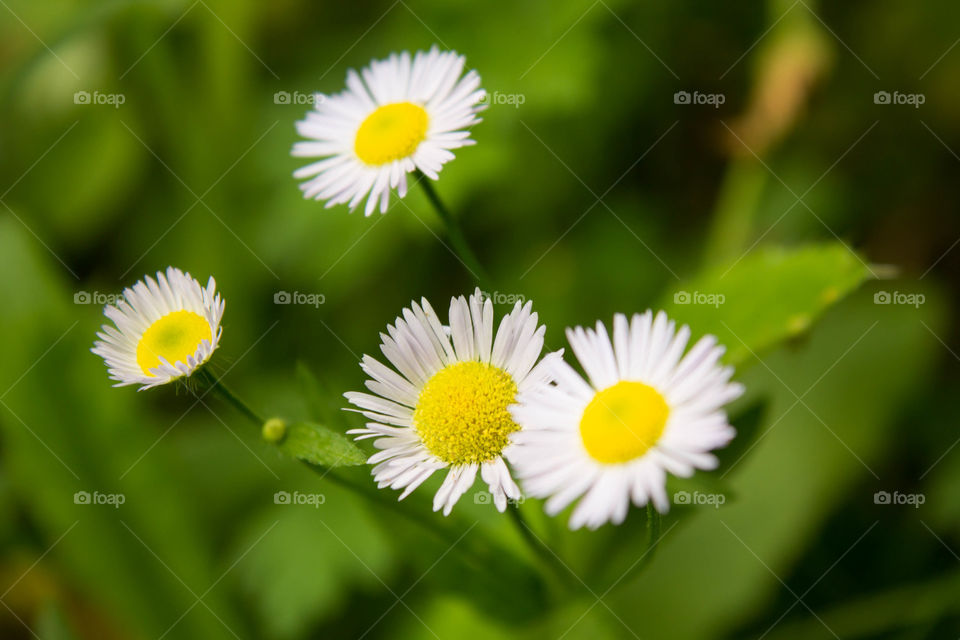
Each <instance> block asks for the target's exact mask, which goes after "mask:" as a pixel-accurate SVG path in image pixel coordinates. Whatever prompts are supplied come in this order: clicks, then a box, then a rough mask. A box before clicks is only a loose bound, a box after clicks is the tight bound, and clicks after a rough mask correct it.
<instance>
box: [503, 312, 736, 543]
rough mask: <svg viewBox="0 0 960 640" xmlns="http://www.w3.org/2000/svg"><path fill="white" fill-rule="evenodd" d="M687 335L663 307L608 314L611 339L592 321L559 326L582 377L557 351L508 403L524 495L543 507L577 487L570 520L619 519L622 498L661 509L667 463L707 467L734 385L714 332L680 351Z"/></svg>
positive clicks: (719, 442)
mask: <svg viewBox="0 0 960 640" xmlns="http://www.w3.org/2000/svg"><path fill="white" fill-rule="evenodd" d="M689 339H690V329H689V328H688V327H687V326H683V327H681V328H680V329H679V331H678V330H677V329H676V326H675V324H674V323H673V321H668V320H667V316H666V314H665V313H663V312H662V311H661V312H660V313H658V314H657V315H656V317H654V315H653V313H651V312H650V311H647V312H646V313H644V314H643V315H640V314H636V315H634V316H633V319H632V320H631V321H630V322H628V321H627V317H626V316H625V315H623V314H617V315H616V316H614V318H613V343H612V344H611V342H610V337H609V335H608V334H607V330H606V327H604V325H603V323H601V322H598V323H597V329H596V331H592V330H590V329H587V330H584V329H583V328H582V327H577V328H576V329H572V330H571V329H568V330H567V340H568V341H569V342H570V346H571V347H573V352H574V354H576V356H577V360H579V362H580V365H581V366H582V367H583V370H584V371H585V372H586V374H587V376H588V378H589V383H588V382H587V381H585V380H584V379H583V378H582V377H581V376H580V375H579V374H578V373H577V372H576V371H574V370H573V368H572V367H570V365H568V364H566V363H565V362H562V361H561V362H560V363H559V364H558V365H557V366H556V367H555V369H554V370H553V371H552V374H553V375H554V377H555V378H556V385H555V386H549V387H539V388H537V389H534V390H532V391H529V392H525V393H521V394H520V397H519V400H518V404H517V405H515V406H514V407H512V408H511V411H512V415H513V418H514V420H516V422H517V423H518V424H520V425H522V427H523V430H522V431H520V432H518V433H517V434H516V435H515V437H514V441H515V443H516V444H515V446H513V447H511V448H510V450H509V451H508V454H507V455H508V458H509V460H510V462H511V464H513V467H514V469H515V470H516V473H517V476H518V477H519V478H520V480H521V482H522V484H523V487H524V489H525V490H526V491H527V492H528V493H529V494H530V495H532V496H535V497H538V498H549V499H548V500H547V503H546V510H547V513H549V514H550V515H556V514H557V513H559V512H560V511H562V510H563V509H564V508H566V507H567V506H568V505H569V504H570V503H571V502H573V501H574V500H576V499H577V498H580V497H581V496H582V499H581V500H580V502H579V503H578V504H577V506H576V508H575V509H574V511H573V515H572V516H571V518H570V528H571V529H579V528H580V527H582V526H584V525H586V526H587V527H589V528H591V529H595V528H597V527H599V526H600V525H602V524H604V523H606V522H613V523H614V524H620V523H621V522H623V519H624V518H625V517H626V515H627V509H628V508H629V506H630V502H631V501H632V502H633V504H635V505H637V506H638V507H639V506H644V505H646V504H647V502H648V501H652V502H653V504H654V506H655V507H656V508H657V510H659V511H661V512H666V511H667V510H668V509H669V507H670V505H669V502H668V501H667V493H666V487H665V484H666V474H667V472H670V473H672V474H674V475H676V476H681V477H688V476H690V475H692V474H693V472H694V470H696V469H714V468H716V466H717V459H716V458H715V457H714V456H713V455H712V454H711V453H710V451H711V450H713V449H717V448H719V447H723V446H725V445H726V444H727V443H728V442H730V440H731V439H732V438H733V436H734V435H735V432H734V429H733V427H731V426H730V425H729V424H728V422H727V416H726V413H724V411H723V410H722V408H721V407H723V405H725V404H726V403H728V402H730V401H731V400H733V399H735V398H737V397H738V396H740V394H741V393H743V386H742V385H740V384H738V383H735V382H730V378H731V376H732V375H733V368H732V367H723V366H721V365H720V364H719V359H720V356H721V355H722V354H723V352H724V348H723V347H722V346H718V345H717V340H716V338H714V337H713V336H705V337H704V338H701V339H700V341H699V342H697V344H696V345H694V347H693V348H692V349H690V351H689V352H688V353H687V354H686V356H684V350H685V348H686V346H687V341H688V340H689Z"/></svg>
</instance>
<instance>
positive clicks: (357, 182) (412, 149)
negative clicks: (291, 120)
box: [293, 47, 486, 216]
mask: <svg viewBox="0 0 960 640" xmlns="http://www.w3.org/2000/svg"><path fill="white" fill-rule="evenodd" d="M465 61H466V59H465V58H464V57H463V56H461V55H459V54H457V53H456V52H455V51H444V52H441V51H439V50H438V49H437V48H436V47H433V48H432V49H430V51H419V52H417V53H416V55H414V56H413V57H412V58H411V56H410V54H409V53H408V52H406V51H404V52H403V53H400V54H396V53H393V54H391V55H390V57H388V58H386V59H384V60H373V61H371V62H370V66H368V67H366V68H365V69H363V70H362V71H361V72H360V74H358V73H357V72H356V71H354V70H353V69H351V70H350V71H348V72H347V88H346V89H345V90H344V91H342V92H341V93H338V94H334V95H329V96H328V95H322V94H318V95H317V96H316V100H315V106H314V109H313V110H312V111H310V112H309V113H308V114H307V117H306V119H304V120H301V121H300V122H298V123H297V131H299V133H300V135H301V136H303V137H304V138H308V139H309V140H306V141H301V142H297V143H296V144H294V147H293V155H294V156H296V157H301V158H322V159H321V160H318V161H317V162H314V163H313V164H309V165H307V166H305V167H302V168H301V169H298V170H297V171H296V172H294V174H293V175H294V177H295V178H297V179H304V178H309V179H308V180H307V181H306V182H304V183H302V184H301V185H300V188H301V189H302V190H303V195H304V197H305V198H312V199H315V200H326V203H327V204H326V206H327V207H332V206H334V205H337V204H342V203H347V204H348V205H349V207H350V210H351V211H352V210H353V209H355V208H356V207H357V206H358V205H359V204H360V202H361V201H362V200H363V199H364V198H367V204H366V208H365V210H364V213H365V215H368V216H369V215H371V214H372V213H373V211H374V209H375V208H376V207H377V203H378V202H379V203H380V212H381V213H384V212H386V210H387V204H388V203H389V200H390V190H391V189H396V190H397V193H398V195H399V196H400V197H401V198H403V197H404V196H405V195H406V193H407V174H408V173H410V172H412V171H414V170H416V169H419V170H420V171H422V172H423V173H424V175H426V176H427V177H429V178H430V179H432V180H436V179H437V177H438V175H437V174H438V172H439V171H440V168H441V167H442V166H443V165H444V164H445V163H446V162H448V161H450V160H452V159H453V158H454V155H453V153H452V152H451V149H457V148H459V147H463V146H466V145H471V144H474V141H473V140H471V139H470V133H469V131H467V129H468V128H469V127H471V126H473V125H474V124H476V123H478V122H480V118H478V117H477V113H478V112H479V111H480V110H481V109H483V105H481V104H480V103H481V102H482V101H483V99H484V97H485V96H486V92H485V91H484V90H483V89H481V88H480V76H479V74H477V72H476V71H469V72H468V73H467V74H466V75H463V76H462V77H461V74H462V73H463V67H464V62H465ZM361 76H362V77H361Z"/></svg>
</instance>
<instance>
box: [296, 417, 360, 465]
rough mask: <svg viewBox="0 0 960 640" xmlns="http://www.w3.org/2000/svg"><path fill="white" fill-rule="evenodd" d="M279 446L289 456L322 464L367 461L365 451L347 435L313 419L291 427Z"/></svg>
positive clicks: (345, 463)
mask: <svg viewBox="0 0 960 640" xmlns="http://www.w3.org/2000/svg"><path fill="white" fill-rule="evenodd" d="M277 447H278V448H279V449H280V450H281V451H282V452H284V453H285V454H287V455H288V456H291V457H293V458H296V459H297V460H303V461H304V462H309V463H310V464H315V465H320V466H322V467H331V468H333V467H355V466H357V465H361V464H363V463H365V462H366V461H367V456H366V455H365V454H364V453H363V451H361V450H360V449H359V447H357V445H355V444H353V442H352V441H351V440H350V439H349V438H347V437H346V436H345V435H343V434H342V433H337V432H336V431H333V430H332V429H328V428H327V427H324V426H321V425H319V424H314V423H312V422H295V423H293V424H291V425H290V426H288V427H287V434H286V436H284V438H283V439H282V440H281V441H280V442H279V443H277Z"/></svg>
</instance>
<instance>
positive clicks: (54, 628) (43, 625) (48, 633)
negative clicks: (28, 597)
mask: <svg viewBox="0 0 960 640" xmlns="http://www.w3.org/2000/svg"><path fill="white" fill-rule="evenodd" d="M36 634H37V637H38V638H45V639H46V640H77V635H76V634H75V633H74V632H73V630H72V629H71V628H70V623H69V622H68V621H67V618H66V616H65V615H64V614H63V609H62V608H61V607H60V605H59V604H57V603H55V602H48V603H46V604H45V605H43V606H42V607H41V608H40V612H39V613H38V614H37V623H36Z"/></svg>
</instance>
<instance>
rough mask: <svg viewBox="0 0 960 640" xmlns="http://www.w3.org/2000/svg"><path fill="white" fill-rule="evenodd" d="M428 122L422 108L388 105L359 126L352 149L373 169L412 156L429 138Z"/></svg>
mask: <svg viewBox="0 0 960 640" xmlns="http://www.w3.org/2000/svg"><path fill="white" fill-rule="evenodd" d="M428 122H429V119H428V118H427V112H426V111H424V109H423V107H421V106H419V105H415V104H413V103H412V102H394V103H393V104H385V105H383V106H382V107H378V108H377V110H376V111H374V112H373V113H371V114H370V115H369V116H367V119H366V120H364V121H363V124H361V125H360V129H359V130H357V139H356V140H355V141H354V143H353V148H354V150H355V151H356V152H357V157H359V158H360V159H361V160H363V162H364V163H366V164H368V165H372V166H378V165H381V164H387V163H388V162H393V161H394V160H399V159H400V158H406V157H408V156H412V155H413V152H414V151H416V150H417V147H418V146H420V143H421V142H423V140H424V138H426V137H427V123H428Z"/></svg>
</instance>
